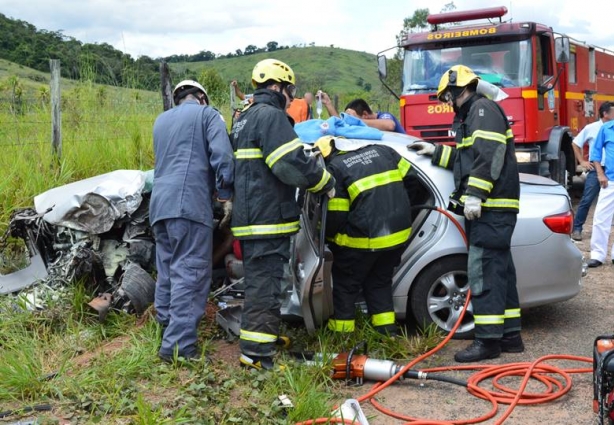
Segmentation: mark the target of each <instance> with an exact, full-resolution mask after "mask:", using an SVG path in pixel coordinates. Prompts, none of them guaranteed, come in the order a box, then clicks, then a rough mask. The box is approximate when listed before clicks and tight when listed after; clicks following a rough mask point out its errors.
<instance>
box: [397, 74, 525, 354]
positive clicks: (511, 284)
mask: <svg viewBox="0 0 614 425" xmlns="http://www.w3.org/2000/svg"><path fill="white" fill-rule="evenodd" d="M479 80H480V79H479V77H478V76H477V75H476V74H475V73H474V72H473V71H472V70H471V69H470V68H468V67H466V66H464V65H455V66H453V67H452V68H450V69H449V70H448V71H446V72H445V73H444V74H443V76H442V77H441V80H440V82H439V88H438V90H437V97H438V98H439V100H440V101H441V102H444V103H447V104H449V105H451V106H452V108H453V109H454V112H455V116H454V122H453V125H452V126H453V130H454V131H455V142H456V146H455V147H451V146H447V145H437V146H435V145H432V144H429V143H426V142H417V143H414V144H412V145H409V146H408V147H409V148H410V149H416V150H418V153H419V154H426V155H432V162H433V164H435V165H439V166H441V167H445V168H448V169H452V170H453V171H454V182H455V190H454V192H453V193H452V194H451V196H450V205H449V207H448V209H450V210H451V211H453V212H455V213H457V214H459V215H464V216H465V230H466V233H467V238H468V241H469V256H468V265H467V274H468V278H469V285H470V288H471V301H472V304H473V318H474V322H475V340H474V341H473V343H472V344H471V345H470V346H468V347H467V348H465V349H464V350H462V351H459V352H458V353H456V355H455V356H454V358H455V360H456V361H458V362H474V361H479V360H483V359H490V358H495V357H498V356H499V355H500V354H501V351H504V352H522V351H523V350H524V344H523V342H522V338H521V336H520V329H521V324H520V307H519V300H518V291H517V290H516V269H515V268H514V262H513V261H512V254H511V252H510V243H511V239H512V233H513V231H514V227H515V225H516V218H517V214H518V209H519V196H520V183H519V178H518V166H517V164H516V156H515V152H514V135H513V134H512V130H511V128H510V125H509V123H508V120H507V117H506V115H505V112H504V111H503V109H501V107H500V106H499V105H498V104H497V103H496V102H494V101H493V100H490V99H488V98H487V97H485V96H483V95H481V94H479V93H478V92H477V87H478V82H479Z"/></svg>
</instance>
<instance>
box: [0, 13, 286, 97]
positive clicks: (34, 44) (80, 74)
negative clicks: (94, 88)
mask: <svg viewBox="0 0 614 425" xmlns="http://www.w3.org/2000/svg"><path fill="white" fill-rule="evenodd" d="M288 48H289V47H288V46H280V45H279V43H277V42H276V41H271V42H269V43H267V45H266V46H265V47H257V46H254V45H251V44H250V45H248V46H247V47H245V49H244V50H241V49H237V50H236V51H235V52H234V53H227V54H226V55H216V54H214V53H213V52H210V51H208V50H203V51H200V52H198V53H196V54H194V55H172V56H168V57H161V58H151V57H149V56H145V55H144V56H139V57H138V58H136V59H134V58H133V57H132V56H130V55H129V54H127V53H123V52H122V51H120V50H117V49H115V48H114V47H113V46H111V45H110V44H108V43H83V42H81V41H79V40H77V39H75V38H74V37H70V36H67V35H65V34H63V33H62V31H61V30H60V31H48V30H44V29H41V30H39V29H37V28H36V27H35V26H34V25H32V24H30V23H28V22H25V21H22V20H18V19H11V18H8V17H6V16H5V15H3V14H1V13H0V58H3V59H6V60H9V61H11V62H15V63H17V64H19V65H24V66H27V67H29V68H33V69H36V70H38V71H42V72H49V59H59V60H60V61H61V63H62V69H61V73H62V77H65V78H70V79H74V80H87V81H92V82H95V83H100V84H108V85H113V86H118V87H128V88H135V89H144V90H157V89H158V88H159V85H160V74H159V63H160V62H161V61H165V62H201V61H210V60H214V59H217V58H220V57H224V58H230V57H238V56H245V55H251V54H254V53H260V52H272V51H275V50H281V49H288Z"/></svg>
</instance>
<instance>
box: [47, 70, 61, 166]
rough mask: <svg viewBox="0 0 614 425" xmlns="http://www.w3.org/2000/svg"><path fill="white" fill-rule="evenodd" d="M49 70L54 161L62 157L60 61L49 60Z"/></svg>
mask: <svg viewBox="0 0 614 425" xmlns="http://www.w3.org/2000/svg"><path fill="white" fill-rule="evenodd" d="M49 68H50V69H51V152H52V154H53V157H54V158H55V160H56V161H59V160H60V158H61V157H62V110H61V108H60V100H61V97H60V60H59V59H50V60H49Z"/></svg>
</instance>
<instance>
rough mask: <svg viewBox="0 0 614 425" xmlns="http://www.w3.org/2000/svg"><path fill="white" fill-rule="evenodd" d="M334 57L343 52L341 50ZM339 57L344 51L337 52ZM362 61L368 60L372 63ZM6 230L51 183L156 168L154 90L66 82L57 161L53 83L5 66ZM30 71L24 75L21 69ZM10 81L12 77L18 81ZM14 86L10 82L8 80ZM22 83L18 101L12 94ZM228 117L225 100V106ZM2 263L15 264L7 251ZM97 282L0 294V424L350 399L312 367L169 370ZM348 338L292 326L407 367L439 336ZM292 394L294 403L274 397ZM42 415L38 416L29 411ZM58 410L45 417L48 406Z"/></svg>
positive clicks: (215, 331) (230, 418)
mask: <svg viewBox="0 0 614 425" xmlns="http://www.w3.org/2000/svg"><path fill="white" fill-rule="evenodd" d="M335 53H336V52H335ZM341 53H342V52H339V54H341ZM365 60H366V59H365ZM0 68H1V69H2V72H6V73H8V74H10V76H8V77H7V76H6V75H7V74H4V75H3V74H1V73H0V81H3V83H2V90H1V91H0V149H2V155H0V167H1V169H2V170H3V176H4V178H3V179H2V180H1V181H0V229H1V230H2V232H4V230H5V229H6V226H7V224H8V221H9V216H10V213H11V212H12V211H13V210H14V209H15V208H20V207H31V206H32V205H33V197H34V196H35V195H37V194H39V193H41V192H44V191H46V190H47V189H50V188H52V187H55V186H59V185H63V184H66V183H69V182H72V181H75V180H80V179H83V178H86V177H90V176H94V175H98V174H102V173H106V172H109V171H112V170H117V169H141V170H147V169H151V168H152V167H153V159H154V158H153V152H152V142H151V138H152V134H151V132H152V124H153V122H154V120H155V118H156V116H157V115H158V114H159V113H160V112H161V111H162V102H161V100H160V97H159V95H158V94H156V93H150V92H137V91H131V90H122V89H118V88H113V87H106V86H96V85H93V84H89V83H87V82H66V84H64V82H63V83H62V140H63V145H62V155H61V157H60V158H59V159H58V158H56V157H55V156H54V155H53V153H52V150H51V118H50V116H51V114H50V110H49V104H48V98H46V96H48V93H47V94H45V91H44V90H43V89H41V87H43V86H44V83H43V82H40V81H36V80H37V79H39V78H47V77H46V76H44V75H43V74H37V73H36V72H35V71H31V70H30V71H28V70H26V69H23V68H20V67H15V66H14V65H12V64H9V63H5V62H3V61H0ZM22 72H23V74H22ZM11 78H13V79H12V80H11ZM11 81H12V85H11ZM17 84H21V87H22V90H23V93H22V95H21V100H20V101H19V102H16V101H15V99H14V97H12V92H11V87H13V88H15V87H16V86H17ZM219 106H220V109H221V111H222V113H223V114H224V115H225V116H227V117H229V116H230V109H229V106H228V104H227V103H226V104H224V103H223V101H222V102H221V105H219ZM0 260H2V263H4V262H5V261H8V260H7V258H6V256H5V255H3V256H2V258H0ZM95 295H96V294H95V290H94V288H93V286H92V283H91V282H88V281H79V282H70V283H69V284H67V285H66V287H65V288H64V290H63V291H61V292H58V294H57V296H56V297H54V298H53V299H48V300H46V301H47V307H46V308H45V309H43V310H37V311H32V310H30V309H29V308H28V305H27V303H26V301H25V299H24V298H23V297H21V296H19V295H15V296H3V297H1V298H0V324H1V325H0V359H1V360H0V419H2V418H4V419H9V420H15V421H16V420H18V419H19V418H33V417H36V418H38V420H39V423H40V424H65V423H71V424H96V423H100V424H152V425H153V424H181V423H190V424H236V423H267V424H269V423H270V424H286V423H294V422H298V421H305V420H308V419H311V418H318V417H328V416H329V415H330V411H331V409H332V407H333V405H334V404H336V403H340V402H342V401H343V400H344V399H345V398H348V397H350V396H351V395H352V394H351V392H350V390H348V388H347V387H345V385H344V384H343V383H342V382H337V381H333V380H332V379H331V375H330V372H331V369H330V365H328V364H322V365H319V366H308V365H305V364H302V363H297V362H294V361H293V360H292V359H291V358H286V357H284V355H281V356H280V361H281V362H285V363H288V365H289V367H287V368H285V369H284V370H276V371H271V372H266V373H257V372H250V371H244V370H243V369H240V368H239V367H238V361H237V360H236V359H231V360H229V361H227V362H223V361H216V362H214V363H213V364H206V363H198V364H194V365H189V366H186V365H181V364H176V365H167V364H165V363H162V362H160V361H158V359H157V356H156V353H157V350H158V346H159V344H160V335H159V329H158V326H157V325H156V323H155V321H154V320H152V319H151V316H150V314H145V315H144V316H143V317H141V318H137V317H135V316H132V315H128V314H125V313H121V312H113V313H111V314H110V315H109V317H108V318H107V320H106V321H105V322H104V323H100V322H99V321H98V320H97V316H96V315H95V314H93V312H92V311H90V309H89V308H88V306H87V304H86V303H87V302H88V301H89V300H91V298H92V297H93V296H95ZM359 324H360V325H359V329H360V330H359V331H357V332H356V333H355V334H353V335H352V336H351V337H350V338H343V339H340V338H338V337H334V336H333V335H332V334H330V333H328V332H327V331H326V330H321V331H320V332H318V333H317V334H316V335H307V334H306V333H305V331H304V329H303V328H301V327H298V328H292V329H288V330H287V331H288V333H289V334H291V335H292V336H293V337H294V340H295V341H296V343H297V344H298V345H299V346H301V347H303V348H304V349H307V350H313V351H317V352H324V353H337V352H343V351H347V350H349V349H351V348H352V346H353V345H355V344H357V343H359V342H360V341H363V340H366V341H368V346H369V347H371V348H370V353H371V354H372V355H373V356H375V357H380V358H390V359H399V360H400V361H401V360H405V359H409V358H412V357H413V356H415V355H416V354H417V353H422V352H424V351H425V350H426V349H427V348H428V347H431V346H433V344H434V343H435V342H437V341H438V340H439V338H440V337H439V336H438V335H436V334H435V333H433V332H431V333H426V334H425V335H424V336H423V337H414V336H412V337H408V338H397V339H384V340H380V339H379V337H378V336H377V335H376V334H375V333H374V332H373V330H372V329H371V328H370V326H369V325H368V323H367V322H366V320H364V318H361V320H360V321H359ZM220 338H221V332H220V329H219V328H218V327H217V326H216V325H215V323H213V322H212V320H206V321H204V322H203V324H202V328H201V332H200V339H201V345H202V346H203V347H204V349H205V350H206V351H208V352H213V353H215V350H216V346H217V344H218V342H219V341H220ZM280 394H287V395H288V396H289V397H290V399H292V400H294V401H295V407H294V408H293V409H290V410H284V409H283V408H281V407H279V406H277V405H276V404H275V401H276V400H277V396H278V395H280ZM31 408H33V409H35V410H41V411H40V412H39V411H36V412H34V413H32V412H28V409H31ZM47 408H49V409H51V411H47V410H45V409H47Z"/></svg>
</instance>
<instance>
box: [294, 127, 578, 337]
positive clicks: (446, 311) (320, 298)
mask: <svg viewBox="0 0 614 425" xmlns="http://www.w3.org/2000/svg"><path fill="white" fill-rule="evenodd" d="M416 140H417V139H415V138H414V137H411V136H406V135H402V134H397V133H386V134H385V136H384V139H383V140H382V141H377V143H383V144H386V145H388V146H390V147H392V148H394V149H395V150H396V151H397V152H399V153H400V154H401V155H402V156H404V157H405V158H406V159H408V160H409V161H410V162H411V163H412V164H413V166H414V167H415V169H416V170H418V173H419V178H420V180H421V183H422V189H423V190H422V193H421V194H420V195H419V196H420V198H421V199H420V202H419V204H420V205H416V206H412V211H408V212H407V213H408V214H412V217H413V225H412V228H413V232H412V236H411V239H410V241H409V245H408V247H407V250H406V251H405V253H404V254H403V256H402V259H401V264H400V265H399V266H398V268H397V269H396V272H395V274H394V278H393V296H394V306H395V311H396V314H397V318H398V319H401V320H403V319H406V320H411V319H413V320H415V321H416V323H417V324H418V325H420V326H428V325H429V324H431V323H435V324H436V325H437V326H438V327H439V328H440V329H442V330H443V331H446V332H448V331H450V330H451V329H452V328H453V326H454V324H455V323H456V322H457V321H458V318H459V316H460V313H461V312H462V309H463V306H464V304H465V300H466V297H467V293H468V290H469V285H468V281H467V247H466V242H465V239H464V234H463V226H464V218H463V217H462V216H457V215H454V214H451V213H447V211H446V206H447V205H448V197H449V194H450V193H451V192H452V190H453V189H454V182H453V176H452V173H451V171H448V170H445V169H443V168H439V167H436V166H434V165H432V164H431V162H430V158H428V157H421V156H418V155H417V154H416V153H415V152H414V151H410V150H409V149H407V145H409V144H411V143H413V142H414V141H416ZM346 143H348V144H355V145H357V146H359V145H360V146H361V145H365V144H369V143H373V141H365V140H350V141H347V142H346ZM520 180H521V195H520V213H519V215H518V222H517V225H516V229H515V232H514V235H513V238H512V255H513V258H514V263H515V265H516V272H517V282H518V293H519V296H520V304H521V307H522V308H527V307H533V306H538V305H544V304H549V303H555V302H560V301H565V300H568V299H570V298H572V297H574V296H576V295H577V294H578V293H579V291H580V288H581V280H582V276H583V275H585V274H586V264H585V262H584V260H583V257H582V253H581V252H580V250H579V249H578V248H577V247H576V246H575V245H574V244H573V242H572V240H571V238H570V234H571V229H572V223H573V212H572V206H571V200H570V197H569V195H568V193H567V191H566V190H565V188H563V187H562V186H560V185H559V184H557V183H556V182H554V181H553V180H550V179H547V178H544V177H539V176H535V175H530V174H521V175H520ZM324 202H326V201H325V200H321V199H318V198H317V197H310V196H307V197H306V200H305V204H304V207H303V214H302V218H301V220H302V226H301V231H300V233H299V234H298V235H297V236H296V238H295V244H294V250H293V257H292V260H291V264H290V269H291V270H290V277H289V279H288V288H287V292H286V297H285V299H284V301H283V303H282V314H283V316H284V317H285V318H287V319H292V318H295V319H302V320H303V321H304V322H305V325H306V326H307V329H308V330H310V331H313V330H315V329H316V328H317V327H318V326H320V325H322V324H323V323H324V322H325V321H326V320H327V319H328V317H330V316H331V315H332V312H333V307H332V305H333V304H332V285H333V284H334V282H332V278H331V272H330V270H331V264H332V261H333V258H332V254H331V253H330V251H329V250H328V249H327V247H326V244H325V241H324V239H323V229H322V226H321V225H320V224H319V223H321V222H323V221H325V220H323V218H324V217H322V215H323V214H325V205H324V204H323V203H324ZM472 332H473V315H472V308H471V305H469V307H468V309H467V312H466V314H465V316H464V318H463V322H462V324H461V326H460V327H459V329H458V330H457V333H456V337H459V338H463V337H468V336H470V335H471V334H472Z"/></svg>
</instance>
